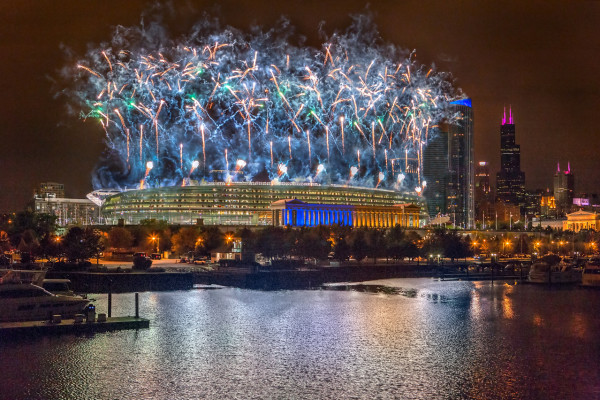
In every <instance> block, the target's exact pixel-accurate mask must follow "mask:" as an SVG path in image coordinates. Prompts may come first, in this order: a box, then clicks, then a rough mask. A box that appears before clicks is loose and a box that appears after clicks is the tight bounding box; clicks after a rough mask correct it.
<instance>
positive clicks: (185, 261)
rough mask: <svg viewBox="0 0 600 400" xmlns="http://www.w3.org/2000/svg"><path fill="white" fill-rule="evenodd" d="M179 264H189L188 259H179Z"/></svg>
mask: <svg viewBox="0 0 600 400" xmlns="http://www.w3.org/2000/svg"><path fill="white" fill-rule="evenodd" d="M179 262H180V263H187V262H189V260H188V258H187V257H181V258H180V259H179Z"/></svg>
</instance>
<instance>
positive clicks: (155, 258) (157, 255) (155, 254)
mask: <svg viewBox="0 0 600 400" xmlns="http://www.w3.org/2000/svg"><path fill="white" fill-rule="evenodd" d="M150 258H151V259H153V260H160V259H161V258H162V256H161V255H160V253H152V254H151V255H150Z"/></svg>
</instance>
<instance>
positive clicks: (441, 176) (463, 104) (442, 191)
mask: <svg viewBox="0 0 600 400" xmlns="http://www.w3.org/2000/svg"><path fill="white" fill-rule="evenodd" d="M450 107H451V110H452V111H454V112H456V113H458V115H459V118H458V120H457V121H454V122H453V123H441V124H440V126H439V128H438V129H437V132H436V136H435V137H433V138H432V140H431V142H430V143H429V145H428V146H427V148H425V150H424V152H423V176H424V177H425V179H426V180H427V189H426V190H425V192H424V196H425V198H426V201H427V206H428V207H429V215H430V216H432V217H433V216H436V215H438V214H447V215H448V216H449V217H450V222H451V223H453V224H455V225H456V226H461V227H464V228H471V227H473V226H474V224H475V195H474V161H473V107H472V103H471V99H463V100H459V101H455V102H452V103H451V105H450Z"/></svg>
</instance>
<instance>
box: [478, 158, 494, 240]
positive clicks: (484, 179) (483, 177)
mask: <svg viewBox="0 0 600 400" xmlns="http://www.w3.org/2000/svg"><path fill="white" fill-rule="evenodd" d="M493 214H494V199H493V195H492V188H491V185H490V167H489V163H488V162H487V161H480V162H478V163H477V165H475V219H476V221H477V222H479V223H480V224H481V227H482V228H485V227H487V226H488V225H489V221H490V220H491V219H492V218H493V216H494V215H493Z"/></svg>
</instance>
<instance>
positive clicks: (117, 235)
mask: <svg viewBox="0 0 600 400" xmlns="http://www.w3.org/2000/svg"><path fill="white" fill-rule="evenodd" d="M108 244H109V245H110V247H112V248H115V249H128V248H130V247H131V245H132V244H133V235H132V234H131V232H129V230H127V229H125V228H123V227H120V226H115V227H113V228H111V230H110V231H109V232H108Z"/></svg>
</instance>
